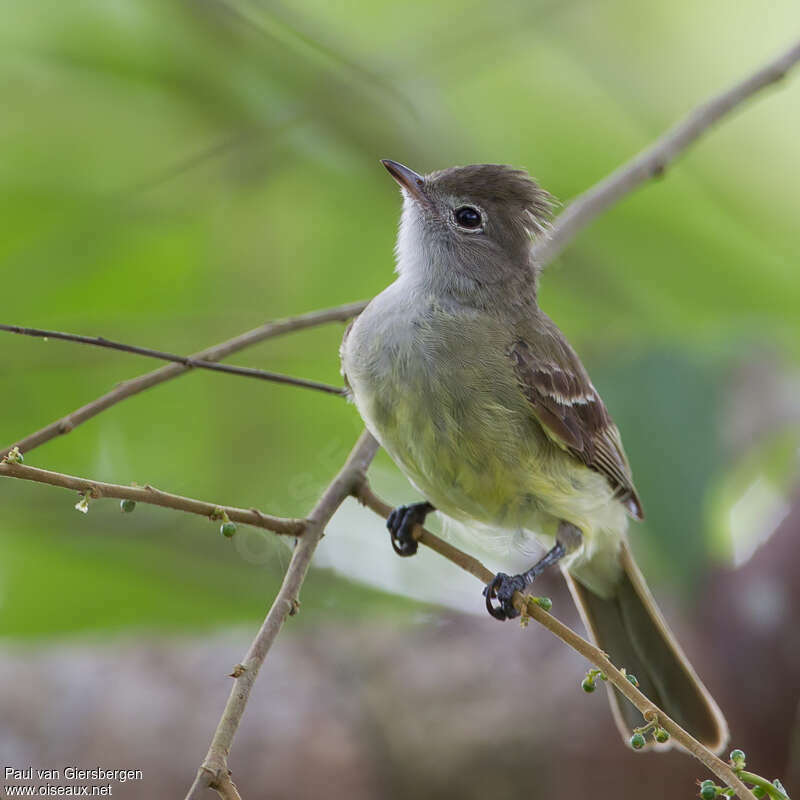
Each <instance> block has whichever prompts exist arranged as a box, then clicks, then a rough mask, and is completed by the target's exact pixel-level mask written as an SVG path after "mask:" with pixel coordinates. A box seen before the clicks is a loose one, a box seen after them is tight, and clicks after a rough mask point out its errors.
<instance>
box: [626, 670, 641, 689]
mask: <svg viewBox="0 0 800 800" xmlns="http://www.w3.org/2000/svg"><path fill="white" fill-rule="evenodd" d="M625 677H626V678H627V679H628V680H629V681H630V682H631V683H632V684H633V685H634V686H636V687H638V686H639V681H638V680H636V676H635V675H631V674H630V673H626V675H625Z"/></svg>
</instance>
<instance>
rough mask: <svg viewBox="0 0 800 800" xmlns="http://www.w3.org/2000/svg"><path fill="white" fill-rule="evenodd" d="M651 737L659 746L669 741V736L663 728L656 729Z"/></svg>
mask: <svg viewBox="0 0 800 800" xmlns="http://www.w3.org/2000/svg"><path fill="white" fill-rule="evenodd" d="M653 735H654V736H655V740H656V741H657V742H658V743H659V744H664V742H666V741H669V734H668V733H667V732H666V731H665V730H664V729H663V728H656V732H655V734H653Z"/></svg>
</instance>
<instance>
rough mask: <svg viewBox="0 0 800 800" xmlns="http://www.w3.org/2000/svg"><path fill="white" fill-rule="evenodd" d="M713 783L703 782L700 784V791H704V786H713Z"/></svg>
mask: <svg viewBox="0 0 800 800" xmlns="http://www.w3.org/2000/svg"><path fill="white" fill-rule="evenodd" d="M713 785H714V781H709V780H705V781H703V782H702V783H701V784H700V788H701V789H705V787H706V786H713Z"/></svg>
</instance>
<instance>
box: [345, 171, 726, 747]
mask: <svg viewBox="0 0 800 800" xmlns="http://www.w3.org/2000/svg"><path fill="white" fill-rule="evenodd" d="M382 164H383V166H384V167H385V168H386V170H387V171H388V172H389V174H390V175H391V176H392V177H393V178H394V180H395V181H396V182H397V184H398V185H399V187H400V190H401V193H402V197H403V207H402V214H401V218H400V225H399V231H398V235H397V242H396V247H395V260H396V273H397V277H396V280H395V281H394V282H393V283H391V284H390V285H389V286H388V287H387V288H386V289H384V291H382V292H381V293H380V294H378V295H377V296H376V297H375V298H374V299H373V300H372V301H371V302H370V303H369V304H368V305H367V307H366V308H365V309H364V310H363V311H362V313H361V314H360V315H359V316H358V317H357V318H356V319H355V320H354V321H353V322H352V323H351V324H350V325H349V327H348V328H347V330H346V331H345V335H344V338H343V341H342V345H341V349H340V356H341V364H342V375H343V377H344V381H345V386H346V392H347V394H348V397H349V398H350V400H351V401H352V402H353V403H354V404H355V406H356V408H357V410H358V412H359V414H360V416H361V417H362V419H363V421H364V423H365V425H366V427H367V429H368V430H369V431H370V432H371V433H372V435H373V436H374V437H375V438H376V439H377V441H378V442H379V443H380V445H381V446H382V447H383V448H384V449H385V450H386V451H387V453H388V454H389V455H390V456H391V458H392V459H393V460H394V462H395V463H396V464H397V466H398V467H399V468H400V470H401V471H402V472H403V473H404V474H405V476H406V477H407V478H408V480H409V481H410V482H411V484H412V485H413V486H414V487H415V488H416V489H417V490H418V491H419V493H420V494H421V495H422V497H423V498H425V499H424V500H423V501H421V502H416V503H411V504H408V505H402V506H398V507H397V508H396V509H394V511H393V512H392V513H391V515H390V516H389V519H388V522H387V526H388V528H389V531H390V535H391V543H392V546H393V547H394V549H395V551H396V552H397V553H398V554H399V555H401V556H410V555H413V554H414V552H416V548H417V543H416V541H415V539H414V536H413V533H412V532H413V530H414V527H415V526H416V525H418V524H422V523H424V521H425V519H426V518H427V516H428V514H431V513H433V512H436V513H438V514H439V515H440V516H441V517H442V518H443V519H444V520H445V521H447V522H450V523H452V524H453V525H455V526H457V527H458V528H459V529H460V530H462V531H467V535H468V537H471V538H469V539H468V540H469V541H472V542H474V543H475V544H476V545H478V544H479V545H481V546H482V547H484V548H486V549H488V550H489V551H490V552H492V553H494V554H495V555H496V560H497V561H498V565H500V566H503V567H504V568H505V569H507V570H508V572H502V571H499V572H498V573H497V574H496V576H495V578H494V580H493V581H491V582H490V583H489V584H488V585H487V586H486V587H485V589H484V603H485V605H486V608H487V610H488V611H489V613H490V614H491V615H492V616H493V617H495V618H497V619H499V620H507V619H511V618H513V617H515V616H517V615H518V614H519V612H518V611H517V610H516V608H515V607H514V604H513V600H512V598H513V596H514V593H515V592H516V591H521V592H525V591H526V590H527V589H528V587H529V586H530V585H531V583H532V582H533V581H534V580H535V579H536V577H537V576H538V575H540V574H541V573H542V572H543V571H544V570H546V569H549V568H550V567H552V566H554V565H556V564H558V565H559V566H560V568H561V571H562V573H563V575H564V577H565V579H566V582H567V584H568V586H569V589H570V593H571V595H572V597H573V599H574V601H575V604H576V605H577V607H578V610H579V612H580V615H581V617H582V619H583V622H584V624H585V626H586V628H587V630H588V632H589V634H590V636H591V638H592V639H593V640H594V642H595V643H596V644H597V646H598V647H599V648H600V649H602V650H603V651H605V652H606V653H607V654H608V655H609V657H610V658H611V660H612V662H613V663H614V664H616V665H617V666H619V667H622V668H624V669H625V670H626V671H627V673H629V674H633V675H635V676H636V679H637V680H638V684H639V687H640V689H641V691H642V692H644V694H645V695H646V696H647V697H648V698H649V699H650V700H651V701H652V702H653V703H654V704H656V705H657V706H658V707H659V708H661V709H662V710H663V712H664V713H666V714H667V715H669V716H670V717H671V718H672V719H673V720H674V721H675V722H677V723H678V724H679V725H680V726H682V727H683V728H685V729H686V730H687V731H688V732H689V733H691V734H692V735H693V736H694V737H695V738H696V739H698V740H699V741H700V742H702V743H703V744H704V745H705V746H706V747H708V748H709V749H711V750H712V751H714V752H717V753H718V752H720V751H721V750H722V749H723V748H724V746H725V745H726V743H727V741H728V726H727V723H726V721H725V718H724V716H723V715H722V713H721V711H720V709H719V707H718V706H717V704H716V702H715V701H714V699H713V697H712V696H711V694H710V693H709V691H708V690H707V689H706V687H705V686H704V685H703V683H702V681H701V680H700V678H699V677H698V675H697V673H696V672H695V670H694V669H693V667H692V666H691V664H690V662H689V660H688V659H687V657H686V656H685V654H684V652H683V650H682V649H681V647H680V645H679V644H678V642H677V640H676V639H675V636H674V635H673V633H672V632H671V631H670V629H669V626H668V625H667V623H666V621H665V619H664V616H663V614H662V613H661V612H660V610H659V608H658V606H657V605H656V603H655V600H654V599H653V596H652V594H651V593H650V590H649V588H648V586H647V584H646V582H645V579H644V577H643V576H642V573H641V571H640V570H639V568H638V566H637V565H636V562H635V561H634V559H633V555H632V553H631V549H630V546H629V543H628V535H627V529H628V524H629V520H631V519H633V520H641V519H642V518H643V516H644V512H643V507H642V502H641V500H640V498H639V495H638V493H637V491H636V488H635V486H634V483H633V477H632V473H631V467H630V464H629V462H628V458H627V456H626V454H625V450H624V448H623V445H622V439H621V436H620V432H619V429H618V428H617V426H616V425H615V424H614V422H613V420H612V418H611V416H610V414H609V412H608V410H607V409H606V406H605V404H604V403H603V400H602V398H601V397H600V395H599V393H598V392H597V389H596V388H595V387H594V385H593V384H592V381H591V379H590V378H589V375H588V373H587V371H586V369H585V368H584V366H583V364H582V363H581V360H580V358H579V357H578V355H577V354H576V352H575V350H573V348H572V347H571V345H570V344H569V342H568V341H567V339H566V337H565V336H564V334H563V333H562V332H561V330H560V329H559V328H558V327H557V326H556V324H555V323H554V322H553V321H552V320H551V319H550V317H548V316H547V314H546V313H545V312H544V311H543V310H542V309H541V308H540V306H539V291H538V290H539V278H540V273H541V268H540V265H539V264H538V263H536V261H535V259H534V255H533V248H532V244H533V243H534V242H536V241H538V240H540V239H542V238H543V237H546V236H547V235H548V231H549V228H550V219H551V217H552V212H553V207H554V201H553V199H552V197H551V195H550V194H549V193H548V192H547V191H545V190H544V189H543V188H542V187H540V186H539V184H538V183H537V182H536V181H535V180H534V179H533V178H532V177H531V176H530V175H529V174H528V173H527V172H526V171H524V170H521V169H516V168H513V167H510V166H507V165H504V164H473V165H468V166H456V167H449V168H447V169H442V170H439V171H435V172H431V173H429V174H425V175H422V174H419V173H417V172H415V171H414V170H412V169H410V168H409V167H407V166H404V165H403V164H401V163H399V162H397V161H392V160H390V159H383V160H382ZM537 544H538V546H539V547H543V548H544V549H545V550H546V554H545V555H544V556H543V557H542V558H540V559H539V560H538V561H536V562H535V563H534V564H533V565H530V561H531V560H532V555H531V553H532V552H534V549H535V548H536V546H537ZM525 559H527V562H526V563H524V565H525V566H526V568H525V569H519V568H520V565H522V564H523V562H524V560H525ZM609 697H610V699H611V707H612V712H613V716H614V719H615V721H616V723H617V726H618V728H619V730H620V732H621V733H622V735H623V737H624V739H625V740H626V741H629V740H630V737H631V731H632V729H633V728H635V727H636V726H637V725H641V724H642V717H641V714H640V713H639V711H638V710H637V709H636V708H635V707H634V706H633V705H632V704H631V703H630V702H629V701H627V700H626V699H625V698H624V697H623V696H622V695H620V694H619V693H617V692H616V691H614V690H613V689H612V688H611V687H610V686H609ZM649 744H653V743H649ZM655 746H659V747H664V746H667V747H668V746H669V743H668V744H667V745H655Z"/></svg>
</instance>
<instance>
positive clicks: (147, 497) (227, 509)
mask: <svg viewBox="0 0 800 800" xmlns="http://www.w3.org/2000/svg"><path fill="white" fill-rule="evenodd" d="M0 477H6V478H19V479H21V480H24V481H34V482H35V483H46V484H49V485H50V486H60V487H62V488H64V489H72V490H74V491H76V492H79V493H80V494H87V495H88V497H89V498H90V499H94V500H97V499H99V498H101V497H113V498H115V499H117V500H133V501H134V502H137V503H146V504H147V505H151V506H161V507H162V508H172V509H174V510H175V511H186V512H187V513H189V514H198V515H200V516H201V517H208V518H210V519H224V518H225V517H224V516H223V515H226V516H227V519H229V520H230V521H231V522H240V523H242V524H244V525H253V526H254V527H256V528H264V529H265V530H268V531H272V532H273V533H280V534H283V535H284V536H302V535H303V532H304V530H305V527H306V521H305V520H302V519H290V518H284V517H273V516H271V515H269V514H264V513H263V512H262V511H259V510H258V509H256V508H250V509H247V508H236V507H235V506H223V505H218V504H216V503H207V502H206V501H205V500H194V499H192V498H191V497H182V496H181V495H178V494H170V493H169V492H162V491H161V490H160V489H156V488H154V487H153V486H121V485H118V484H115V483H104V482H103V481H95V480H90V479H89V478H77V477H75V476H74V475H64V474H63V473H61V472H51V471H50V470H46V469H37V468H36V467H29V466H26V465H23V464H9V463H0Z"/></svg>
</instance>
